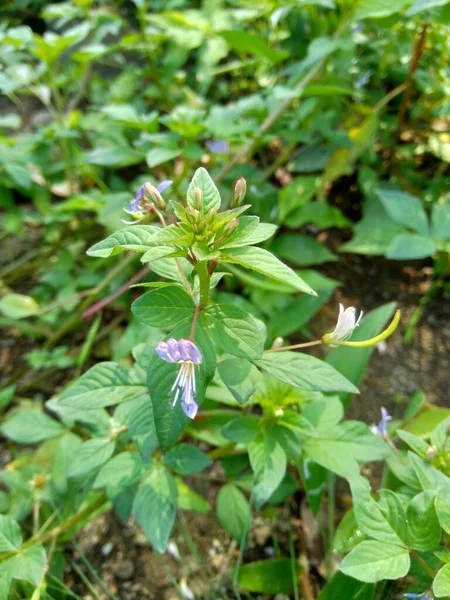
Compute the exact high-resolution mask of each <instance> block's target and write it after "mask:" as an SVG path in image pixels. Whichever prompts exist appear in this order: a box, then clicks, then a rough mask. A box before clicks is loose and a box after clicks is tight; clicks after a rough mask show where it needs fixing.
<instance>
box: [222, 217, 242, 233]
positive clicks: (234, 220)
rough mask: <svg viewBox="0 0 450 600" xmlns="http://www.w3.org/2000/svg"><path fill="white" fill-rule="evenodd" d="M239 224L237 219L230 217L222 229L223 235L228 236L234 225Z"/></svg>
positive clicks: (233, 229)
mask: <svg viewBox="0 0 450 600" xmlns="http://www.w3.org/2000/svg"><path fill="white" fill-rule="evenodd" d="M238 225H239V219H236V218H235V219H232V220H231V221H230V222H229V223H227V224H226V225H225V227H224V230H223V235H224V236H228V235H231V234H232V233H233V231H235V230H236V227H237V226H238Z"/></svg>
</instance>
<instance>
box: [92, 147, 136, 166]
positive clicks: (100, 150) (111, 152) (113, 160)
mask: <svg viewBox="0 0 450 600" xmlns="http://www.w3.org/2000/svg"><path fill="white" fill-rule="evenodd" d="M144 158H145V153H143V152H140V151H138V150H135V149H134V148H131V147H130V146H124V145H123V146H98V147H97V148H94V149H93V150H90V151H89V152H86V153H85V155H84V160H85V161H86V162H87V163H88V164H91V165H100V166H102V167H127V166H129V165H137V164H139V163H141V162H143V160H144Z"/></svg>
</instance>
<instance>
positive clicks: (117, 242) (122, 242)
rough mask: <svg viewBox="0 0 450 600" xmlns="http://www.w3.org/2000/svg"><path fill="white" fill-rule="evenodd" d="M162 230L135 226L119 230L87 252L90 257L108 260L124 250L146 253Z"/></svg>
mask: <svg viewBox="0 0 450 600" xmlns="http://www.w3.org/2000/svg"><path fill="white" fill-rule="evenodd" d="M159 230H160V228H159V227H156V226H155V225H133V226H132V227H124V228H123V229H119V231H116V232H115V233H113V234H112V235H110V236H109V237H107V238H106V239H105V240H102V241H101V242H98V243H97V244H94V245H93V246H91V248H89V250H87V252H86V254H88V256H97V257H99V258H108V256H113V255H114V254H118V253H119V252H122V251H123V250H132V251H134V252H146V251H147V250H148V248H149V246H151V244H152V242H153V240H154V236H155V234H156V233H157V232H158V231H159Z"/></svg>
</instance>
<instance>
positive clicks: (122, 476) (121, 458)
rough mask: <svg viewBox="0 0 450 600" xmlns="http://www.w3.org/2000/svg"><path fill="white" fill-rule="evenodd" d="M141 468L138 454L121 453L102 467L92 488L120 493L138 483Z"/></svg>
mask: <svg viewBox="0 0 450 600" xmlns="http://www.w3.org/2000/svg"><path fill="white" fill-rule="evenodd" d="M143 468H144V465H143V463H142V459H141V457H140V456H139V454H136V453H135V452H121V453H120V454H117V456H114V457H113V458H111V460H108V462H107V463H106V464H104V465H103V467H102V468H101V469H100V471H99V472H98V474H97V477H96V478H95V481H94V484H93V488H94V490H97V489H99V488H112V489H113V490H118V491H120V490H121V489H123V488H126V487H130V486H132V485H133V484H135V483H136V482H137V481H139V478H140V476H141V474H142V471H143Z"/></svg>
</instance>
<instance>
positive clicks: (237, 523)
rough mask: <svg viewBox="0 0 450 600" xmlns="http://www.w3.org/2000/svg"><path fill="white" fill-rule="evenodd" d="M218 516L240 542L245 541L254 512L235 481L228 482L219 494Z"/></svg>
mask: <svg viewBox="0 0 450 600" xmlns="http://www.w3.org/2000/svg"><path fill="white" fill-rule="evenodd" d="M217 517H218V519H219V521H220V523H221V524H222V526H223V527H224V528H225V529H226V530H227V531H228V533H229V534H230V535H231V536H232V537H233V538H234V539H235V540H236V541H237V542H238V543H239V544H242V543H244V542H245V538H246V536H247V534H248V532H249V530H250V526H251V522H252V513H251V509H250V504H249V503H248V501H247V499H246V497H245V496H244V494H243V493H242V492H241V491H240V490H238V488H237V487H236V486H235V485H234V483H227V484H226V485H224V486H223V488H222V489H221V490H220V492H219V494H218V496H217Z"/></svg>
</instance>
